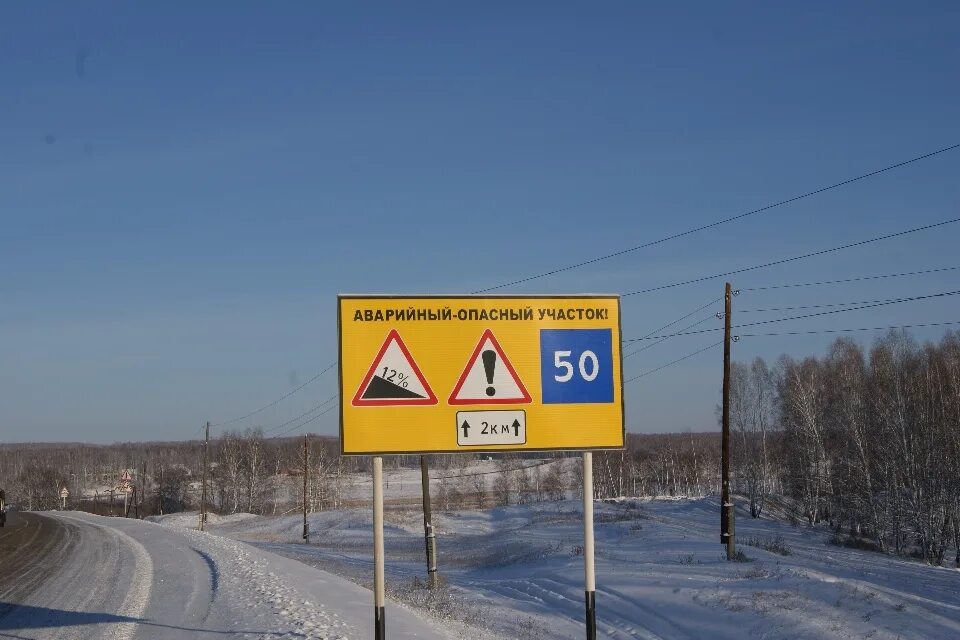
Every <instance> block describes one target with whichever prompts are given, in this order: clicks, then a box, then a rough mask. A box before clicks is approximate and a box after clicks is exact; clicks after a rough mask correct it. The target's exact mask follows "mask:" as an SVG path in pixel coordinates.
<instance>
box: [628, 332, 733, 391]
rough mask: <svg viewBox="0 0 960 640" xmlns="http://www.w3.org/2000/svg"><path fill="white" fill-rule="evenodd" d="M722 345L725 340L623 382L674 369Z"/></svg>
mask: <svg viewBox="0 0 960 640" xmlns="http://www.w3.org/2000/svg"><path fill="white" fill-rule="evenodd" d="M722 344H723V340H721V341H720V342H714V343H713V344H711V345H709V346H706V347H704V348H703V349H698V350H697V351H694V352H692V353H688V354H687V355H685V356H683V357H682V358H677V359H676V360H674V361H673V362H668V363H666V364H663V365H660V366H659V367H657V368H656V369H650V370H649V371H644V372H643V373H640V374H637V375H635V376H633V377H632V378H627V379H626V380H624V381H623V384H627V383H628V382H633V381H634V380H639V379H640V378H643V377H646V376H649V375H650V374H652V373H656V372H657V371H662V370H663V369H666V368H667V367H672V366H673V365H675V364H679V363H681V362H683V361H684V360H689V359H690V358H692V357H693V356H696V355H700V354H701V353H703V352H704V351H709V350H710V349H713V348H714V347H719V346H720V345H722Z"/></svg>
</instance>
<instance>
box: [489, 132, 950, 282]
mask: <svg viewBox="0 0 960 640" xmlns="http://www.w3.org/2000/svg"><path fill="white" fill-rule="evenodd" d="M958 147H960V144H954V145H950V146H949V147H944V148H942V149H938V150H936V151H931V152H930V153H925V154H923V155H921V156H917V157H915V158H911V159H909V160H904V161H902V162H898V163H896V164H892V165H888V166H886V167H883V168H882V169H877V170H875V171H870V172H869V173H864V174H861V175H859V176H856V177H854V178H849V179H847V180H843V181H841V182H835V183H833V184H831V185H828V186H825V187H820V188H818V189H814V190H813V191H807V192H806V193H802V194H800V195H798V196H793V197H792V198H787V199H786V200H780V201H779V202H775V203H773V204H768V205H766V206H763V207H760V208H758V209H753V210H751V211H747V212H745V213H741V214H739V215H735V216H731V217H729V218H724V219H722V220H717V221H716V222H711V223H710V224H705V225H702V226H699V227H695V228H693V229H688V230H687V231H682V232H680V233H675V234H673V235H669V236H665V237H663V238H660V239H658V240H652V241H650V242H646V243H644V244H640V245H637V246H635V247H629V248H627V249H621V250H620V251H615V252H613V253H608V254H606V255H603V256H598V257H596V258H590V259H589V260H584V261H583V262H578V263H576V264H571V265H567V266H565V267H559V268H556V269H551V270H550V271H544V272H543V273H539V274H536V275H532V276H528V277H526V278H520V279H519V280H513V281H511V282H505V283H503V284H498V285H496V286H494V287H487V288H486V289H480V290H478V291H474V293H487V292H488V291H496V290H497V289H503V288H505V287H512V286H514V285H518V284H523V283H525V282H530V281H531V280H538V279H540V278H545V277H547V276H552V275H556V274H558V273H563V272H564V271H570V270H572V269H579V268H580V267H585V266H587V265H590V264H595V263H597V262H602V261H604V260H609V259H610V258H615V257H617V256H622V255H624V254H627V253H631V252H634V251H639V250H640V249H646V248H648V247H652V246H654V245H658V244H661V243H664V242H668V241H670V240H676V239H677V238H682V237H684V236H688V235H691V234H694V233H698V232H700V231H706V230H707V229H712V228H714V227H719V226H720V225H724V224H728V223H730V222H734V221H736V220H741V219H743V218H746V217H749V216H752V215H756V214H758V213H762V212H764V211H769V210H770V209H775V208H777V207H781V206H783V205H786V204H790V203H791V202H796V201H798V200H803V199H804V198H809V197H811V196H815V195H817V194H820V193H823V192H825V191H830V190H831V189H837V188H839V187H842V186H845V185H848V184H853V183H854V182H859V181H860V180H865V179H867V178H870V177H872V176H876V175H879V174H881V173H885V172H887V171H892V170H893V169H898V168H900V167H904V166H906V165H909V164H912V163H914V162H919V161H920V160H925V159H927V158H931V157H933V156H936V155H939V154H941V153H946V152H947V151H952V150H954V149H956V148H958Z"/></svg>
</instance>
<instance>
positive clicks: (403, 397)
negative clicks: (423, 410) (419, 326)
mask: <svg viewBox="0 0 960 640" xmlns="http://www.w3.org/2000/svg"><path fill="white" fill-rule="evenodd" d="M436 403H437V396H436V395H434V393H433V390H432V389H430V385H429V384H428V383H427V381H426V380H425V379H424V377H423V374H422V373H421V372H420V368H419V367H418V366H417V363H416V361H415V360H414V359H413V357H412V356H411V355H410V351H409V350H408V349H407V345H405V344H404V343H403V339H402V338H400V334H399V333H397V330H396V329H392V330H391V331H390V333H388V334H387V339H386V340H384V341H383V346H381V347H380V351H379V352H378V353H377V356H376V357H375V358H374V359H373V364H372V365H370V369H369V370H368V371H367V375H366V376H364V378H363V382H361V383H360V387H359V388H358V389H357V393H356V395H355V396H354V397H353V406H355V407H365V406H366V407H383V406H404V405H422V404H427V405H429V404H436Z"/></svg>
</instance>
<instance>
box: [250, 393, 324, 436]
mask: <svg viewBox="0 0 960 640" xmlns="http://www.w3.org/2000/svg"><path fill="white" fill-rule="evenodd" d="M336 399H337V396H336V395H332V396H330V397H329V398H327V399H326V400H324V401H323V402H321V403H320V404H318V405H316V406H315V407H312V408H310V409H307V410H306V411H304V412H303V413H301V414H300V415H298V416H297V417H296V418H291V419H289V420H287V421H286V422H283V423H281V424H278V425H277V426H275V427H270V428H269V429H267V430H266V431H264V435H267V434H269V433H273V432H274V431H279V430H280V429H283V428H284V427H286V426H287V425H291V424H293V423H294V422H296V421H297V420H300V419H301V418H304V417H306V416H308V415H310V414H311V413H313V412H314V411H316V410H317V409H321V408H323V407H325V406H326V405H328V404H330V401H331V400H336Z"/></svg>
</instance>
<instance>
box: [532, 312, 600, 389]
mask: <svg viewBox="0 0 960 640" xmlns="http://www.w3.org/2000/svg"><path fill="white" fill-rule="evenodd" d="M540 383H541V389H542V390H543V403H544V404H577V403H593V402H613V336H612V332H611V330H610V329H541V330H540Z"/></svg>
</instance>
